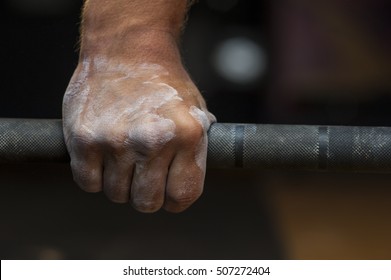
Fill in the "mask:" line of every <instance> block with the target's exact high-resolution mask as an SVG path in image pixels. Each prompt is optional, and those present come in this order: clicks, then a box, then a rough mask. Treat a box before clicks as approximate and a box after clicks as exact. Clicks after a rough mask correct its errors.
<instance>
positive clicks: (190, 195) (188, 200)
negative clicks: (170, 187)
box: [169, 189, 202, 209]
mask: <svg viewBox="0 0 391 280" xmlns="http://www.w3.org/2000/svg"><path fill="white" fill-rule="evenodd" d="M201 193H202V192H201V191H199V190H198V189H194V190H192V191H188V192H180V191H177V192H174V193H172V194H170V197H169V199H170V203H171V204H173V205H175V208H176V209H184V208H187V207H188V206H190V205H191V204H193V203H194V202H195V201H196V200H197V199H198V198H199V197H200V196H201Z"/></svg>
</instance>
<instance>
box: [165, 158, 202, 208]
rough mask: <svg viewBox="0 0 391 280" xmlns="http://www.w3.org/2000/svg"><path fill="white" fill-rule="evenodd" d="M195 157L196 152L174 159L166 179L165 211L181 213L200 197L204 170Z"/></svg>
mask: <svg viewBox="0 0 391 280" xmlns="http://www.w3.org/2000/svg"><path fill="white" fill-rule="evenodd" d="M197 156H200V155H197V153H196V152H182V153H180V154H178V155H177V156H176V157H175V158H174V161H173V162H172V164H171V166H170V170H169V174H168V179H167V187H166V198H165V202H164V206H163V208H164V209H165V210H167V211H169V212H174V213H178V212H182V211H184V210H185V209H187V208H188V207H189V206H190V205H192V204H193V203H194V202H195V201H196V200H197V199H198V198H199V197H200V196H201V194H202V191H203V186H204V179H205V168H203V166H202V165H201V166H200V160H199V159H197Z"/></svg>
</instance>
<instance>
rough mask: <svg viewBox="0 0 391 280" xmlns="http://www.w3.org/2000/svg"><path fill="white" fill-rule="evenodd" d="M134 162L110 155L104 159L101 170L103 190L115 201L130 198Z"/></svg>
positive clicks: (121, 201)
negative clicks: (102, 170)
mask: <svg viewBox="0 0 391 280" xmlns="http://www.w3.org/2000/svg"><path fill="white" fill-rule="evenodd" d="M133 168H134V164H133V163H132V162H131V161H129V160H128V159H126V158H124V157H122V158H114V157H111V158H110V159H109V160H107V161H105V164H104V172H103V191H104V193H105V194H106V196H107V197H108V198H109V199H110V200H111V201H113V202H116V203H127V202H129V198H130V185H131V183H132V174H133Z"/></svg>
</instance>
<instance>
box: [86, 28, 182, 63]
mask: <svg viewBox="0 0 391 280" xmlns="http://www.w3.org/2000/svg"><path fill="white" fill-rule="evenodd" d="M90 57H107V58H110V59H119V60H122V61H128V62H132V63H137V62H142V63H157V64H161V63H163V62H164V61H166V62H171V63H172V62H174V63H180V62H181V57H180V53H179V48H178V43H177V39H176V38H175V37H174V36H173V35H172V34H171V33H169V32H166V31H161V30H150V29H143V28H135V29H130V30H127V31H126V32H124V33H122V34H121V35H116V34H102V33H95V32H89V31H85V32H84V36H83V37H82V40H81V48H80V59H81V60H84V59H85V58H90Z"/></svg>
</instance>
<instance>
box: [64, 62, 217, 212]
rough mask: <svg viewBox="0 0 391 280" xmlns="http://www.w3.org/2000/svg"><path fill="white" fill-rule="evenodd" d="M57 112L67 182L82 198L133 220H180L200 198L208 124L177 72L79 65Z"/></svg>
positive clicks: (193, 89)
mask: <svg viewBox="0 0 391 280" xmlns="http://www.w3.org/2000/svg"><path fill="white" fill-rule="evenodd" d="M179 69H182V68H181V67H179ZM182 71H183V72H182ZM63 109H64V112H63V114H64V134H65V140H66V145H67V147H68V150H69V153H70V156H71V166H72V171H73V175H74V179H75V181H76V182H77V183H78V185H79V186H80V187H81V188H82V189H84V190H85V191H87V192H99V191H102V190H103V191H104V192H105V194H106V195H107V197H108V198H109V199H110V200H112V201H114V202H120V203H126V202H128V201H130V202H131V204H132V205H133V206H134V207H135V208H136V209H137V210H139V211H141V212H154V211H157V210H159V209H160V208H161V207H163V208H164V209H166V210H168V211H171V212H180V211H182V210H184V209H186V208H187V207H188V206H190V205H191V204H192V203H193V202H194V201H195V200H196V199H197V198H198V197H199V196H200V195H201V193H202V190H203V183H204V176H205V165H206V153H207V130H208V129H209V126H210V124H211V123H212V122H213V121H214V117H213V115H211V114H210V113H209V112H208V111H207V109H206V107H205V103H204V101H203V99H202V97H201V95H200V93H199V91H198V90H197V88H196V87H195V86H194V84H193V83H192V82H191V80H190V79H189V78H188V76H187V75H186V73H185V72H184V70H183V69H182V70H179V73H178V71H174V73H171V72H170V71H169V70H168V69H166V68H165V67H163V66H161V65H158V64H151V63H132V62H130V61H129V62H126V61H125V62H124V61H120V60H115V59H109V58H104V57H94V58H86V59H84V60H83V61H81V62H80V63H79V66H78V67H77V69H76V71H75V73H74V76H73V77H72V80H71V82H70V84H69V86H68V89H67V91H66V94H65V97H64V107H63Z"/></svg>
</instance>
